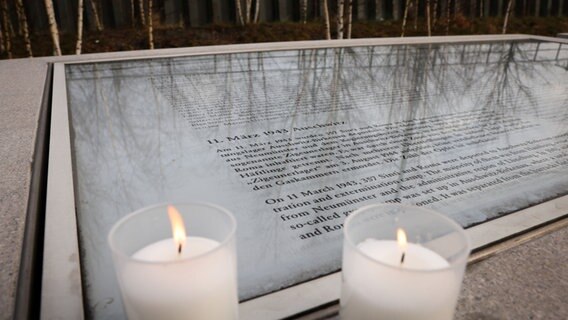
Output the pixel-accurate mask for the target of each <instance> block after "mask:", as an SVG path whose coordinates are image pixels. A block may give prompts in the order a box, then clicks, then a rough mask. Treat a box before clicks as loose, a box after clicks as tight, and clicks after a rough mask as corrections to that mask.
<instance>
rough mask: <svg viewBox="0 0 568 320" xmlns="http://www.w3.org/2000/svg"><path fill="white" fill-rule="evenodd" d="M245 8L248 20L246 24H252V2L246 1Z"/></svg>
mask: <svg viewBox="0 0 568 320" xmlns="http://www.w3.org/2000/svg"><path fill="white" fill-rule="evenodd" d="M245 8H246V10H247V11H246V12H245V19H246V24H249V23H250V10H251V8H252V0H246V1H245Z"/></svg>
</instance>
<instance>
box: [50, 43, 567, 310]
mask: <svg viewBox="0 0 568 320" xmlns="http://www.w3.org/2000/svg"><path fill="white" fill-rule="evenodd" d="M450 39H451V40H450ZM134 58H139V59H132V58H129V59H105V60H103V61H92V60H89V59H85V60H79V61H64V62H56V63H55V65H54V78H53V91H52V92H53V98H52V103H53V104H52V105H53V109H52V114H51V144H50V150H51V151H52V152H50V159H49V163H50V168H49V183H48V191H47V202H46V229H45V239H46V240H45V254H44V257H45V260H44V279H43V284H44V286H43V290H44V300H43V301H42V308H43V309H44V310H45V312H47V313H50V312H51V313H52V314H55V313H56V312H57V311H56V310H57V308H58V305H59V306H60V303H63V305H65V306H66V307H68V306H70V305H73V304H74V306H75V307H77V311H76V312H79V313H82V312H83V310H84V312H85V314H86V315H87V316H88V317H89V318H93V319H106V318H121V317H122V316H123V309H122V305H121V301H120V296H119V291H118V287H117V284H116V280H115V277H114V270H113V268H112V262H111V260H110V250H109V249H108V245H107V240H106V237H107V235H108V233H109V230H110V228H111V227H112V225H113V224H114V223H115V222H116V221H117V220H119V219H120V218H121V217H123V216H125V215H126V214H128V213H130V212H132V211H134V210H136V209H138V208H140V207H144V206H147V205H150V204H153V203H166V202H179V201H182V202H183V201H191V200H198V201H206V202H212V203H216V204H219V205H221V206H224V207H226V208H228V209H229V210H231V211H232V212H233V213H234V214H235V216H236V218H237V223H238V230H237V243H238V248H237V252H238V284H239V298H240V300H241V302H243V303H242V304H241V305H242V306H243V309H244V310H245V311H243V312H244V313H243V314H244V315H245V316H244V317H243V318H248V316H250V315H252V312H248V313H247V311H246V310H252V309H251V308H256V307H258V306H259V305H266V304H267V303H269V300H267V299H270V297H271V296H273V295H274V294H279V293H283V292H284V293H285V292H291V291H289V290H294V288H298V286H302V288H307V287H308V286H312V287H310V288H312V289H313V291H314V292H316V295H317V293H322V292H323V291H324V289H323V288H329V286H330V283H331V282H332V281H336V280H337V277H338V273H337V271H339V268H340V263H341V246H342V226H343V221H344V219H345V218H346V217H347V216H348V215H349V214H350V213H351V212H352V211H353V210H355V209H356V208H359V207H362V206H364V205H367V204H371V203H376V202H388V203H407V204H415V205H418V206H425V207H428V208H432V209H435V210H437V211H439V212H442V213H444V214H445V215H447V216H449V217H451V218H452V219H454V220H455V221H457V222H459V223H460V224H461V225H462V226H463V227H465V228H468V231H470V233H471V234H472V237H473V238H474V245H475V246H476V247H481V246H484V245H487V244H489V243H491V242H493V241H496V240H499V239H500V238H503V237H508V236H510V235H512V234H514V233H516V232H521V231H522V230H525V229H529V228H533V227H535V226H538V225H540V224H542V223H546V222H547V221H550V220H554V219H558V218H559V217H563V216H564V215H566V213H567V212H565V210H564V209H562V208H561V207H559V206H556V209H554V210H550V211H547V212H544V213H543V212H541V211H535V210H532V211H531V210H528V211H527V210H525V209H527V208H531V207H533V206H535V205H538V204H541V203H544V202H547V201H554V199H558V198H560V197H562V196H565V195H566V194H567V193H568V180H567V179H566V177H567V176H568V128H567V126H566V121H567V120H568V109H567V107H568V86H567V84H568V44H566V43H565V42H562V40H558V41H552V40H551V39H550V38H538V37H529V36H510V37H462V38H460V37H456V38H435V39H424V38H422V39H418V40H407V39H396V40H386V41H381V40H353V41H328V42H312V43H298V44H272V45H271V44H267V45H255V46H234V47H230V48H229V49H226V48H220V47H214V48H212V49H203V48H198V49H193V51H192V50H189V49H186V50H185V51H176V52H175V54H169V56H168V57H164V56H160V55H158V56H152V57H145V58H142V57H134ZM75 59H77V58H75ZM74 208H76V216H75V215H69V212H68V211H73V209H74ZM519 212H520V213H519ZM75 219H76V222H75ZM503 219H509V220H507V225H508V226H510V227H508V228H507V230H505V231H503V230H501V229H492V227H491V226H492V224H494V223H499V221H503ZM75 228H76V230H75ZM187 229H188V230H187V232H188V235H191V232H192V231H191V226H190V225H189V226H187ZM69 240H71V242H69ZM75 240H76V242H74V241H75ZM62 243H65V244H64V245H62ZM57 256H59V257H68V258H69V259H68V261H67V260H66V261H61V260H62V259H58V258H54V257H57ZM69 275H71V277H68V276H69ZM69 278H72V280H71V281H67V280H65V281H62V279H69ZM316 282H317V283H316ZM77 286H78V287H79V288H80V289H79V291H80V292H82V295H83V296H84V299H83V300H82V299H81V295H79V296H75V297H73V295H72V294H70V293H71V292H73V290H76V289H77ZM314 288H315V289H314ZM337 289H338V288H337ZM55 291H56V292H58V294H59V295H57V299H61V297H70V300H75V301H74V302H73V301H71V302H70V301H66V302H61V301H59V300H57V299H56V298H53V297H50V296H49V292H55ZM332 291H333V290H332ZM320 295H321V296H322V298H310V297H306V298H305V300H306V301H307V302H305V303H303V302H298V305H297V306H296V307H290V304H291V303H292V302H290V300H288V301H284V302H283V303H282V304H283V305H284V306H283V307H282V310H275V311H274V312H273V313H269V317H282V316H286V315H291V314H293V313H297V312H300V311H302V310H304V309H306V308H309V307H314V306H317V305H319V304H323V303H327V302H330V301H332V300H334V299H337V297H336V296H335V295H336V292H334V291H333V292H331V293H329V294H327V295H326V294H320ZM287 299H288V298H287ZM318 299H319V300H318ZM83 301H84V305H83ZM59 308H61V307H59ZM247 308H248V309H247ZM73 312H75V311H71V314H73ZM271 312H272V311H271ZM262 315H263V314H262V313H260V315H256V316H257V317H259V318H262V317H263V316H262ZM267 317H268V316H267Z"/></svg>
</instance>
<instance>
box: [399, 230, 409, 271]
mask: <svg viewBox="0 0 568 320" xmlns="http://www.w3.org/2000/svg"><path fill="white" fill-rule="evenodd" d="M396 240H397V242H398V247H399V248H400V251H402V254H401V256H400V266H402V265H403V264H404V258H405V256H406V246H407V244H408V242H407V241H406V232H404V230H402V228H398V229H396Z"/></svg>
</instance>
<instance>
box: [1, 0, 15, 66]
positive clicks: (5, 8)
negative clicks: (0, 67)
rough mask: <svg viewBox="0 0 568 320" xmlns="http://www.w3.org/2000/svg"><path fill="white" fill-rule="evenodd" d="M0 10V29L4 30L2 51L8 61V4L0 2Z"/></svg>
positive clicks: (10, 39)
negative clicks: (0, 27) (0, 15)
mask: <svg viewBox="0 0 568 320" xmlns="http://www.w3.org/2000/svg"><path fill="white" fill-rule="evenodd" d="M0 1H1V2H0V6H1V7H0V9H1V10H2V29H3V30H4V38H5V39H4V41H5V43H4V50H5V51H6V53H7V54H8V59H12V36H11V35H10V31H9V30H10V26H9V21H8V19H10V17H9V16H8V3H7V2H6V0H0Z"/></svg>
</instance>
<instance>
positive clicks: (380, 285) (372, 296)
mask: <svg viewBox="0 0 568 320" xmlns="http://www.w3.org/2000/svg"><path fill="white" fill-rule="evenodd" d="M367 218H368V217H367ZM385 220H387V219H385ZM369 221H371V222H370V223H371V224H372V223H375V222H378V223H379V225H380V220H378V219H377V221H374V220H373V219H368V221H366V222H365V223H361V224H360V225H359V226H357V227H353V229H357V228H360V229H364V230H365V231H360V230H355V231H354V230H348V229H349V227H350V226H346V229H345V233H346V234H347V233H349V232H352V233H356V232H359V233H364V232H369V233H372V232H373V231H369V230H373V229H374V228H373V226H369ZM361 225H362V226H363V227H361ZM381 228H382V229H383V230H387V229H388V228H387V227H385V226H384V224H383V225H382V226H381V227H378V228H376V229H381ZM425 228H426V229H427V228H428V227H425ZM416 229H418V230H419V228H416ZM426 232H427V231H426ZM357 236H361V237H363V235H355V236H352V238H353V237H357ZM346 237H347V236H346ZM361 239H362V240H361V241H360V242H358V243H350V242H349V240H348V239H346V241H345V245H344V253H343V270H342V276H343V286H342V293H341V294H342V296H341V316H342V318H343V319H357V320H367V319H369V320H370V319H373V320H374V319H389V320H390V319H396V320H418V319H421V320H430V319H431V320H450V319H452V318H453V314H454V309H455V304H456V302H457V297H458V295H459V290H460V287H461V279H462V276H463V266H464V265H465V262H463V263H462V261H461V259H460V261H459V263H458V264H456V263H451V262H450V261H448V260H447V259H446V258H445V257H443V256H442V255H440V254H439V253H437V252H435V251H434V250H432V249H430V248H426V247H425V246H422V245H420V244H417V243H409V242H407V236H406V233H405V231H404V230H403V229H398V230H396V239H397V240H377V239H376V238H374V237H368V236H366V237H364V238H361ZM383 239H384V238H383ZM442 240H446V239H442ZM448 240H449V241H451V240H452V238H450V239H448ZM446 242H447V241H438V242H437V243H436V245H437V246H438V247H442V248H444V247H448V248H450V250H453V248H452V245H451V244H450V245H447V243H446ZM466 244H467V243H466ZM465 257H467V255H466V256H465ZM460 258H461V256H460Z"/></svg>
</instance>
